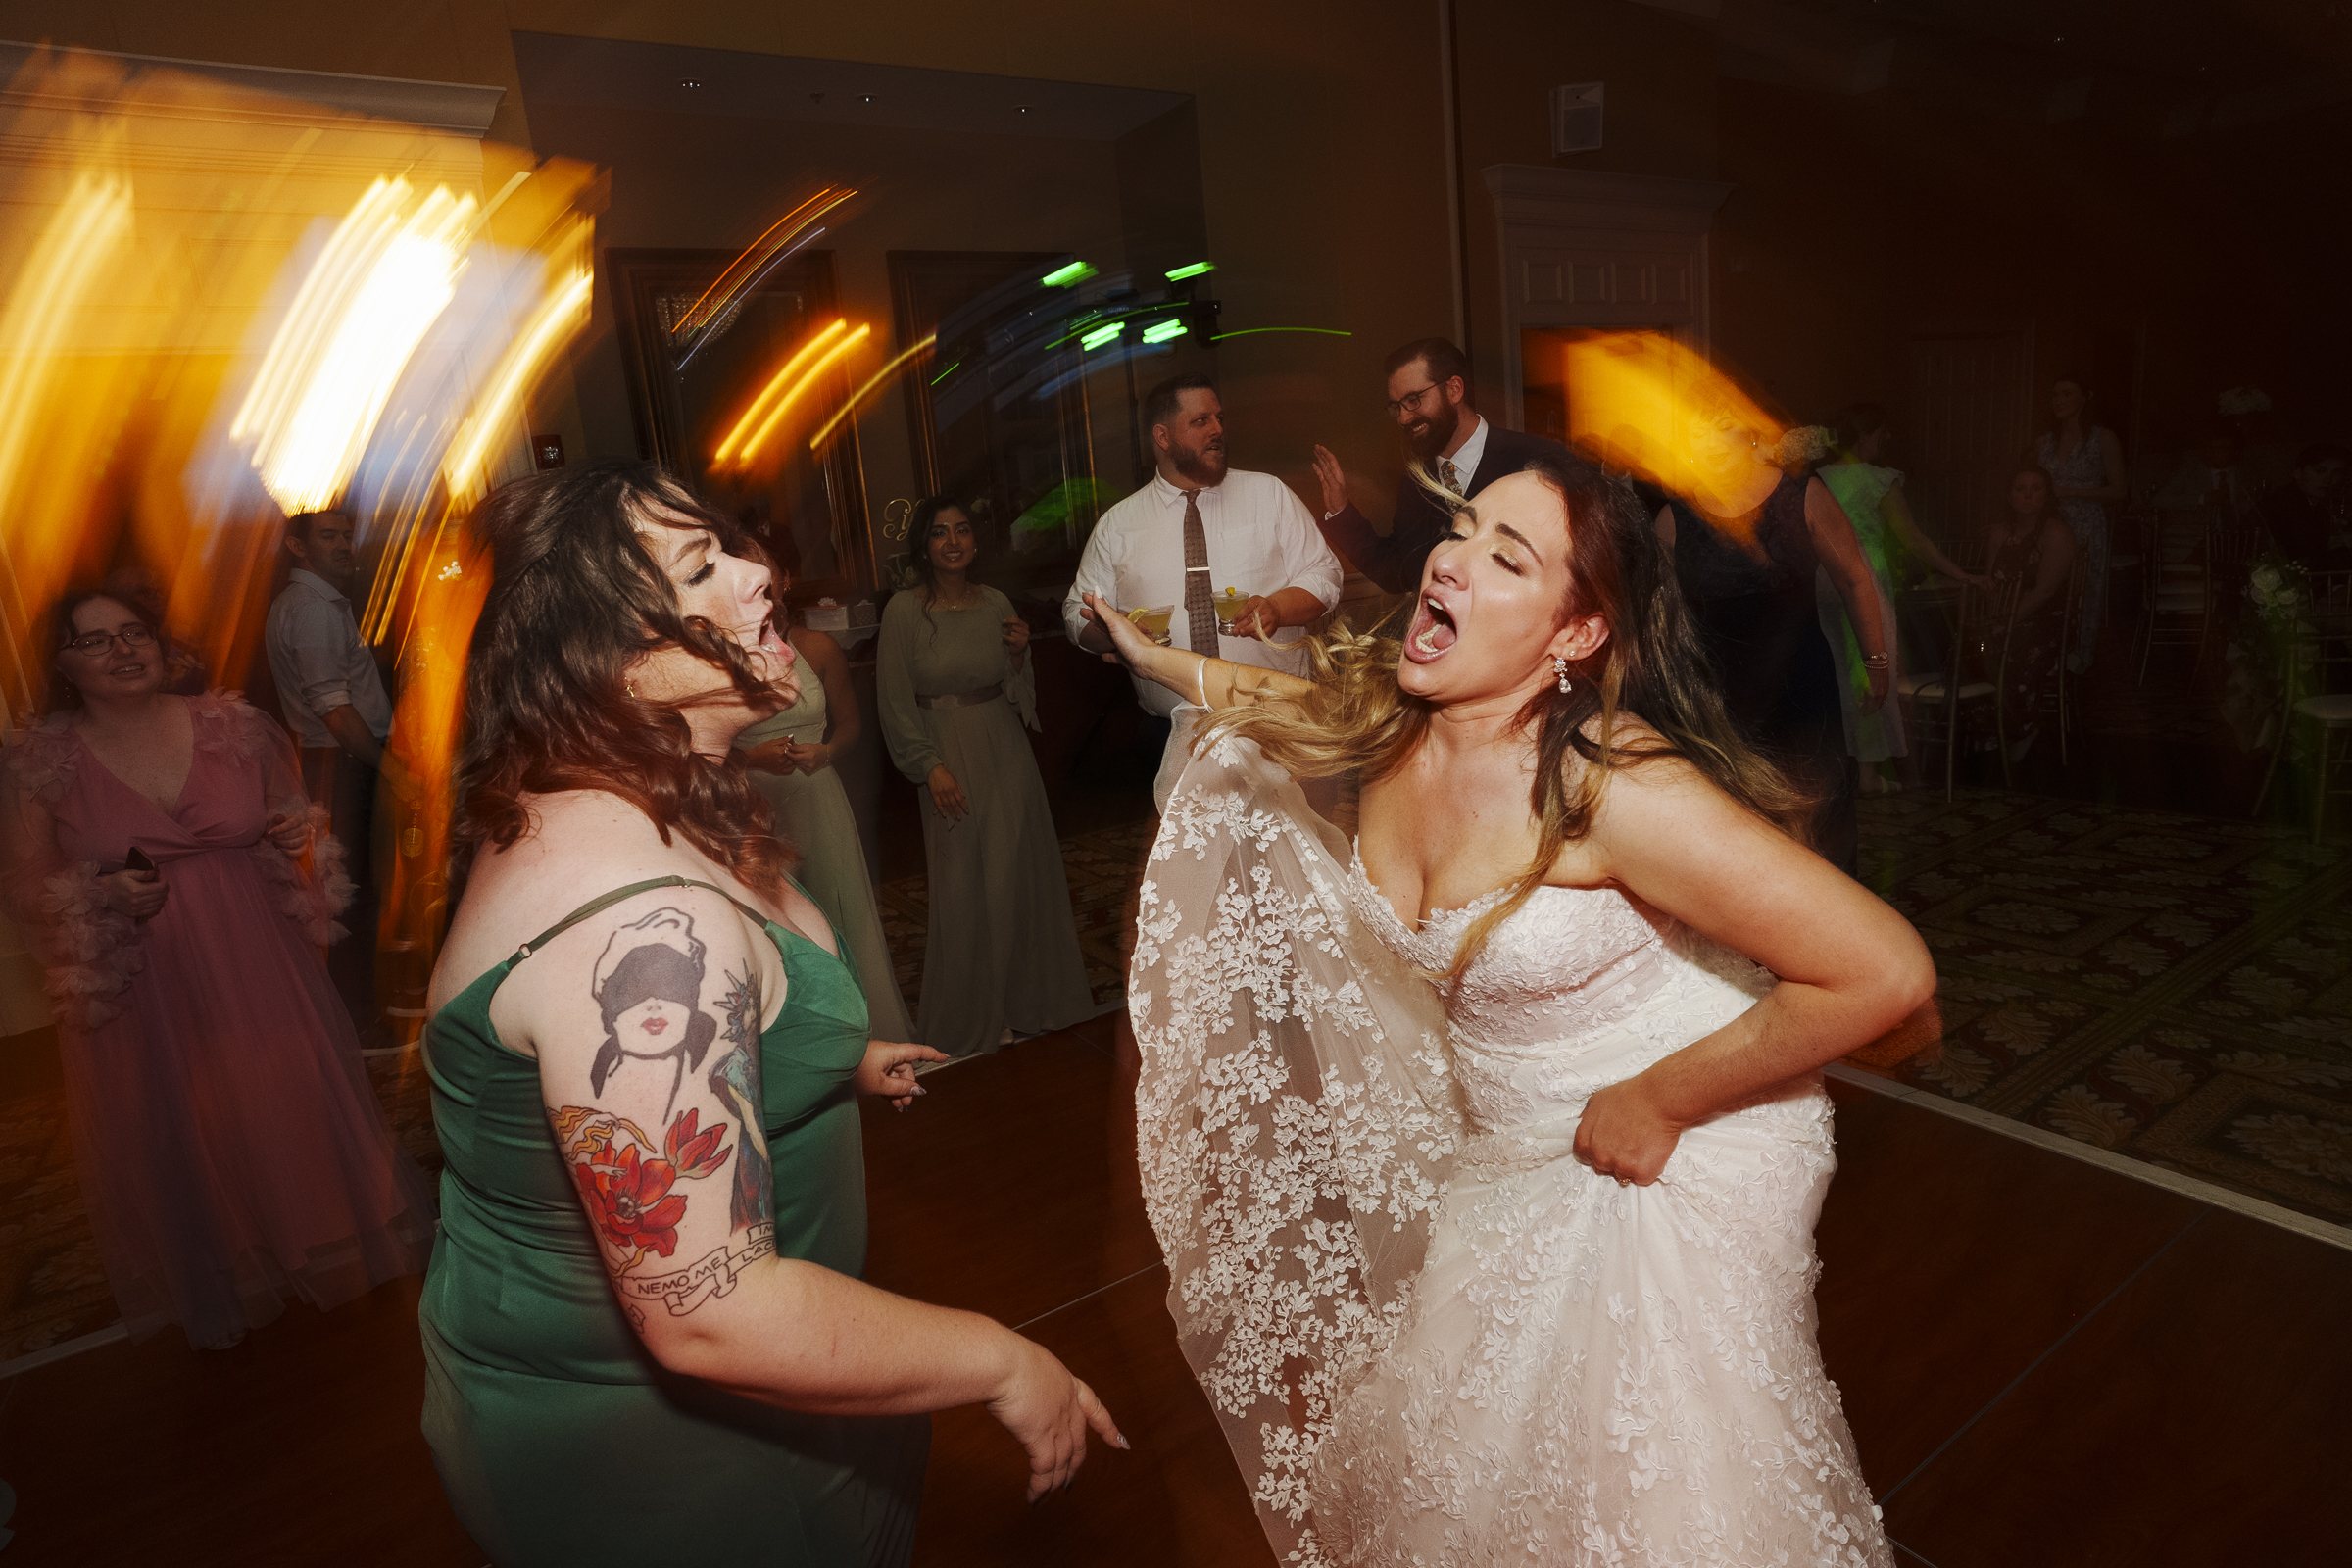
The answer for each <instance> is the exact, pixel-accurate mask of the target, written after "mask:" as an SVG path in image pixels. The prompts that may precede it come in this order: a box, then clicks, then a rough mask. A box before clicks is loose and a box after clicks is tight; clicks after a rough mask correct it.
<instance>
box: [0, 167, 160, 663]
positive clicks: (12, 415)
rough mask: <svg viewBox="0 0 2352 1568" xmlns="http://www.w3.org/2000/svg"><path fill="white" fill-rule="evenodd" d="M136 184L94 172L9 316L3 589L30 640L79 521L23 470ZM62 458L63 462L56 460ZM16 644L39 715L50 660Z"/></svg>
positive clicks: (2, 445) (22, 281)
mask: <svg viewBox="0 0 2352 1568" xmlns="http://www.w3.org/2000/svg"><path fill="white" fill-rule="evenodd" d="M130 216H131V199H130V185H129V182H128V181H126V180H123V179H120V178H115V177H109V176H102V175H98V174H95V173H93V172H88V171H84V172H82V173H81V174H79V175H78V176H77V177H76V178H75V180H74V182H73V191H72V193H71V194H70V195H68V196H67V198H66V200H65V203H64V205H63V206H62V207H60V208H59V210H58V213H57V216H56V217H55V218H53V219H52V220H50V222H49V225H48V228H47V229H46V230H45V231H44V232H43V233H42V235H41V238H40V241H39V243H38V244H37V245H35V247H34V248H33V253H32V255H31V257H30V258H29V260H28V261H27V262H26V264H25V270H24V272H23V273H22V274H21V275H20V277H19V279H18V282H17V286H16V287H15V288H14V289H12V290H10V292H9V299H8V306H7V309H6V310H5V312H0V538H4V539H5V542H6V545H7V548H5V549H0V574H5V575H4V577H0V581H4V582H5V584H6V588H7V592H8V603H7V605H6V607H5V608H6V610H7V612H8V613H7V615H6V617H5V618H6V619H7V620H8V621H9V622H10V624H11V627H12V629H15V630H19V631H22V632H28V631H29V630H30V628H31V624H32V617H33V615H34V614H35V613H38V610H39V607H40V606H41V605H42V604H44V603H45V602H46V601H47V600H48V599H49V598H50V597H51V596H52V595H54V594H55V593H56V592H57V590H58V588H59V587H60V586H61V585H62V580H63V578H64V576H65V574H66V573H67V572H68V571H70V570H71V569H72V565H73V559H74V556H75V554H76V545H77V543H78V541H77V539H76V537H75V532H76V530H75V529H74V527H73V524H74V523H75V522H77V521H78V520H79V519H78V518H77V517H72V516H68V515H62V514H61V515H49V514H50V513H51V510H52V509H50V508H48V507H43V506H39V505H37V504H32V500H31V498H30V497H29V496H28V492H29V491H30V490H32V489H33V488H34V487H33V486H31V485H30V484H28V483H27V482H26V480H27V478H28V477H29V476H28V475H26V474H25V473H23V472H21V471H20V470H21V469H22V468H23V466H24V463H25V453H26V451H27V450H28V449H29V448H30V447H31V445H32V439H33V436H34V435H35V434H36V433H37V432H38V431H40V429H41V427H42V425H43V423H44V422H45V420H44V416H45V415H46V414H47V413H48V412H49V406H50V404H51V402H52V400H53V399H55V398H56V397H57V396H58V393H59V390H60V389H59V387H58V385H57V381H58V375H59V371H60V369H61V367H62V366H63V363H64V361H65V358H66V356H65V353H64V351H65V350H66V349H67V348H68V346H69V344H70V342H71V333H72V329H73V327H75V326H76V325H77V324H78V323H79V321H80V319H81V316H82V311H83V307H84V303H85V300H86V297H87V295H88V293H89V291H90V289H91V287H92V286H93V285H94V284H95V283H96V282H97V281H98V279H99V278H100V277H102V276H103V275H104V273H105V270H106V263H107V262H108V260H110V258H111V253H112V252H113V251H114V249H115V247H116V246H117V245H118V244H119V243H120V242H121V241H122V240H123V238H125V237H126V236H127V235H128V233H129V232H130ZM53 456H54V454H53ZM6 640H7V642H8V643H9V645H10V647H9V654H10V658H9V665H10V667H9V669H8V671H7V674H8V677H9V678H8V682H7V690H6V693H5V696H6V699H7V700H8V703H9V706H10V707H11V708H12V709H23V708H29V707H31V706H32V705H33V704H34V703H35V702H36V701H38V693H39V691H40V690H41V688H42V687H43V686H44V685H45V684H46V683H47V680H48V670H47V669H46V668H45V667H43V666H44V665H45V664H46V662H47V661H46V660H45V659H44V658H42V657H41V655H40V654H39V653H38V652H37V651H35V650H33V649H31V648H30V647H25V648H23V649H22V650H20V649H19V648H18V646H17V642H18V638H17V637H16V636H11V637H9V638H7V639H6Z"/></svg>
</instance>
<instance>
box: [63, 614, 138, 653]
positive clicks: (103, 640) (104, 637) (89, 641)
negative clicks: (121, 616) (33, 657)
mask: <svg viewBox="0 0 2352 1568" xmlns="http://www.w3.org/2000/svg"><path fill="white" fill-rule="evenodd" d="M117 639H120V640H121V641H122V644H123V647H125V648H152V647H154V646H155V633H153V632H151V631H149V630H148V629H147V628H146V627H144V626H142V625H140V624H139V623H138V622H137V621H135V620H134V621H132V622H131V623H130V624H129V625H127V626H125V627H123V629H122V630H121V631H93V632H88V633H85V634H84V635H82V636H79V637H76V638H74V639H73V641H72V642H70V643H68V644H66V646H67V647H68V648H71V649H73V651H74V652H75V653H77V654H80V655H82V656H83V657H85V658H95V657H96V656H98V655H100V654H103V653H105V652H106V651H107V650H108V649H110V648H112V647H114V645H115V643H116V641H117Z"/></svg>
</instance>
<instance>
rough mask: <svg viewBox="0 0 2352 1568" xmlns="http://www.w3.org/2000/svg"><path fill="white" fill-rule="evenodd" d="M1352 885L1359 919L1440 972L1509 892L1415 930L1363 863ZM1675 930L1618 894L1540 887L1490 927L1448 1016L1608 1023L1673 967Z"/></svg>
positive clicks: (1555, 1028)
mask: <svg viewBox="0 0 2352 1568" xmlns="http://www.w3.org/2000/svg"><path fill="white" fill-rule="evenodd" d="M1350 881H1351V884H1352V890H1353V898H1354V901H1355V905H1356V908H1357V912H1358V915H1359V917H1360V918H1361V919H1362V920H1363V921H1364V922H1365V924H1366V925H1367V927H1368V928H1369V929H1370V930H1371V931H1372V932H1373V933H1374V934H1375V935H1377V936H1378V938H1379V939H1380V941H1381V943H1382V944H1383V945H1384V946H1386V947H1388V948H1389V949H1390V950H1391V951H1392V952H1394V953H1396V954H1397V956H1399V957H1401V958H1403V959H1405V960H1406V961H1407V962H1410V963H1412V964H1414V965H1416V966H1417V967H1419V968H1421V969H1424V970H1428V971H1432V972H1437V973H1445V972H1446V971H1449V970H1450V969H1451V968H1452V967H1453V964H1454V961H1455V959H1456V957H1457V956H1459V955H1460V953H1461V951H1462V946H1463V944H1464V943H1465V942H1466V941H1468V940H1470V939H1471V937H1472V936H1473V935H1474V934H1476V933H1477V927H1478V926H1479V925H1480V923H1481V921H1482V919H1483V918H1484V917H1485V916H1486V915H1487V914H1489V913H1490V912H1491V911H1492V910H1494V909H1495V907H1497V906H1499V905H1501V904H1502V903H1504V902H1505V900H1506V899H1507V898H1508V896H1509V889H1508V888H1507V887H1503V888H1498V889H1496V890H1495V891H1494V892H1491V893H1488V894H1486V895H1484V896H1482V897H1480V898H1477V899H1473V900H1471V901H1470V902H1469V903H1467V904H1465V905H1463V906H1461V907H1457V908H1443V907H1441V908H1436V909H1433V910H1431V911H1430V915H1429V917H1428V919H1426V920H1424V921H1422V922H1420V924H1419V925H1418V926H1417V927H1416V926H1413V925H1408V924H1407V923H1406V922H1405V921H1404V920H1403V919H1402V918H1401V917H1399V916H1398V914H1397V909H1396V907H1395V905H1393V904H1392V903H1391V902H1390V900H1389V899H1388V898H1387V897H1386V896H1385V895H1384V891H1383V890H1382V889H1381V888H1380V887H1378V886H1377V885H1375V883H1374V882H1373V880H1372V878H1371V877H1370V875H1369V874H1368V872H1367V871H1366V870H1365V868H1364V863H1363V861H1362V859H1361V858H1360V857H1359V858H1358V859H1357V860H1356V862H1355V865H1354V868H1353V874H1352V876H1351V878H1350ZM1672 929H1673V922H1672V921H1671V920H1670V919H1669V918H1667V917H1666V916H1664V915H1662V914H1659V913H1658V912H1657V911H1656V910H1654V909H1651V908H1650V907H1648V906H1646V905H1643V904H1642V903H1640V902H1639V901H1637V900H1635V899H1633V898H1630V897H1628V896H1627V895H1626V894H1625V893H1623V892H1621V891H1619V890H1617V889H1615V888H1609V887H1601V888H1564V887H1541V888H1538V889H1536V890H1535V892H1533V893H1532V894H1530V895H1529V896H1528V898H1527V900H1526V902H1525V903H1523V904H1521V905H1520V906H1519V907H1517V908H1515V909H1513V910H1511V911H1510V912H1509V913H1507V914H1505V915H1503V916H1502V917H1501V918H1500V919H1499V920H1497V921H1495V922H1493V923H1492V924H1489V925H1488V926H1487V927H1486V929H1485V931H1484V933H1483V936H1484V941H1483V942H1482V943H1481V944H1480V946H1479V949H1478V952H1477V955H1476V956H1475V957H1473V958H1472V959H1471V962H1470V964H1469V966H1468V968H1467V969H1465V970H1464V971H1463V973H1462V975H1461V976H1460V978H1459V979H1458V980H1456V981H1454V982H1451V983H1449V984H1448V985H1447V986H1446V1010H1447V1013H1448V1014H1449V1015H1450V1016H1451V1017H1452V1018H1453V1019H1454V1021H1455V1022H1457V1023H1464V1022H1469V1021H1472V1020H1481V1021H1484V1022H1487V1023H1490V1024H1493V1023H1505V1022H1509V1023H1514V1024H1515V1025H1516V1026H1517V1028H1524V1029H1528V1030H1533V1031H1535V1032H1537V1033H1543V1034H1557V1033H1559V1032H1560V1029H1561V1026H1562V1024H1563V1023H1565V1022H1568V1021H1570V1020H1579V1019H1581V1020H1585V1021H1588V1022H1599V1021H1603V1020H1602V1017H1601V1015H1604V1014H1614V1013H1615V1012H1616V1011H1617V1010H1618V1008H1619V1007H1620V1006H1622V1005H1627V1004H1628V999H1629V998H1630V996H1631V995H1632V994H1633V993H1635V992H1638V991H1639V990H1640V989H1641V988H1642V981H1643V978H1644V977H1645V976H1654V974H1655V973H1656V972H1657V971H1658V970H1659V969H1660V967H1661V966H1662V965H1663V964H1664V963H1665V962H1666V958H1667V955H1666V952H1665V938H1666V935H1667V934H1668V933H1669V932H1670V931H1671V930H1672ZM1517 1028H1515V1029H1514V1031H1513V1032H1517Z"/></svg>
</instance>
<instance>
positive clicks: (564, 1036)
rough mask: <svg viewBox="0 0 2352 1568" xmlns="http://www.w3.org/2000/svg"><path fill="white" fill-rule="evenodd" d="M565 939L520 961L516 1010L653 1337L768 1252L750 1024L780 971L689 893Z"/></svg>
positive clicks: (576, 1184) (556, 1119)
mask: <svg viewBox="0 0 2352 1568" xmlns="http://www.w3.org/2000/svg"><path fill="white" fill-rule="evenodd" d="M567 937H568V938H569V940H567V941H565V942H564V943H562V944H561V945H559V944H557V943H551V944H549V947H548V949H547V951H546V952H545V953H544V954H542V955H539V956H537V957H536V958H535V959H534V964H533V965H526V966H524V969H523V970H522V971H521V972H522V973H527V974H529V979H530V987H529V991H528V993H527V994H526V995H525V996H524V997H523V998H522V999H521V1007H522V1011H523V1012H524V1014H525V1017H523V1018H518V1019H517V1020H516V1022H517V1023H518V1024H523V1025H525V1026H526V1027H527V1029H528V1032H529V1035H530V1038H531V1041H532V1043H533V1044H534V1045H535V1047H536V1049H537V1054H538V1058H539V1079H540V1086H541V1089H542V1091H543V1093H544V1095H545V1097H546V1105H547V1119H548V1126H549V1127H550V1129H552V1130H553V1132H554V1134H555V1140H556V1148H557V1150H558V1152H560V1153H561V1155H562V1156H563V1159H564V1167H565V1170H566V1171H567V1173H568V1174H569V1175H570V1177H571V1181H572V1186H573V1188H574V1189H575V1190H576V1192H577V1194H578V1196H579V1201H580V1207H581V1210H582V1212H583V1213H585V1214H586V1216H587V1218H588V1223H589V1226H590V1228H591V1229H592V1230H593V1231H594V1233H595V1235H596V1241H597V1246H598V1248H599V1250H601V1251H602V1252H603V1254H604V1260H605V1268H606V1270H607V1272H608V1273H609V1274H610V1275H611V1276H612V1281H613V1292H614V1294H615V1295H616V1296H618V1297H619V1299H620V1301H621V1304H622V1306H623V1308H624V1309H625V1310H626V1311H627V1313H628V1317H629V1321H630V1323H631V1324H632V1325H634V1326H635V1328H636V1329H637V1331H638V1333H639V1334H640V1335H643V1336H645V1337H646V1338H647V1339H649V1340H654V1339H658V1338H660V1337H661V1335H662V1326H663V1324H664V1323H665V1322H668V1321H670V1320H675V1319H679V1318H684V1317H687V1316H689V1315H690V1314H692V1313H694V1312H696V1311H698V1310H699V1309H701V1308H702V1307H704V1306H705V1305H707V1304H708V1303H710V1302H711V1301H713V1300H717V1299H722V1298H724V1297H726V1296H728V1295H729V1294H730V1293H731V1292H733V1290H734V1289H735V1286H736V1282H737V1279H738V1277H739V1276H740V1275H741V1274H742V1273H743V1271H744V1270H746V1269H748V1268H750V1267H751V1266H752V1265H753V1264H756V1263H758V1262H759V1261H760V1260H761V1259H763V1258H766V1257H770V1256H772V1255H774V1252H775V1227H774V1220H773V1212H774V1205H773V1202H772V1196H771V1195H772V1191H773V1188H772V1183H771V1177H770V1172H769V1164H768V1153H767V1144H766V1140H765V1139H764V1138H763V1137H762V1135H761V1131H760V1021H761V1019H762V1017H763V1016H765V1007H764V1006H763V1004H767V1003H769V1002H770V1001H771V992H772V990H773V989H774V988H776V987H778V986H780V984H781V969H780V967H779V966H778V965H777V964H776V963H775V961H774V950H773V948H772V947H771V946H770V945H769V943H768V940H767V938H766V936H765V935H764V934H763V933H761V932H760V931H759V930H758V929H757V928H756V927H754V926H753V925H752V923H751V922H750V921H749V920H748V919H746V918H745V917H744V916H742V915H741V914H739V913H738V912H737V911H736V910H735V909H734V908H733V907H731V906H729V905H728V904H727V903H726V902H725V901H724V900H723V899H720V898H718V897H716V896H714V895H700V894H696V893H693V892H690V891H686V890H664V891H662V892H661V893H659V894H649V895H647V896H646V897H644V898H640V899H632V900H629V901H628V902H626V903H624V904H620V905H617V906H615V907H613V909H611V910H609V911H607V912H605V913H604V914H601V915H598V916H595V917H593V918H591V919H589V920H587V921H583V922H582V923H581V924H580V925H579V926H578V927H576V928H574V930H573V931H572V932H570V933H567ZM542 964H543V965H544V966H543V967H537V966H538V965H542ZM534 967H536V972H535V973H533V972H531V970H532V969H533V968H534Z"/></svg>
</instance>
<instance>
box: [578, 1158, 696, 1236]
mask: <svg viewBox="0 0 2352 1568" xmlns="http://www.w3.org/2000/svg"><path fill="white" fill-rule="evenodd" d="M571 1179H572V1181H573V1182H574V1183H576V1184H577V1185H578V1187H579V1189H580V1200H581V1201H582V1202H583V1203H585V1204H586V1205H587V1208H588V1212H589V1214H590V1216H591V1217H592V1218H593V1219H594V1220H595V1222H596V1227H597V1229H598V1230H599V1231H601V1232H602V1233H603V1235H604V1239H605V1241H606V1242H607V1243H608V1244H609V1245H610V1246H612V1247H613V1249H614V1250H617V1251H622V1252H630V1253H635V1254H636V1255H638V1256H643V1255H644V1254H645V1253H646V1252H648V1251H654V1252H659V1253H661V1254H662V1256H663V1257H667V1256H669V1254H670V1253H671V1252H673V1251H675V1250H677V1246H678V1221H679V1220H681V1219H684V1218H685V1217H686V1200H685V1198H684V1197H682V1196H679V1195H676V1194H673V1193H671V1192H670V1188H671V1187H672V1186H674V1185H676V1183H677V1179H678V1168H677V1167H676V1166H675V1165H673V1164H671V1163H670V1162H669V1161H668V1160H666V1159H642V1160H641V1159H639V1158H638V1156H637V1147H636V1145H634V1144H629V1145H627V1146H625V1147H623V1148H622V1149H621V1151H620V1156H619V1158H618V1159H616V1160H613V1161H612V1162H611V1163H608V1164H602V1165H599V1164H592V1163H590V1162H589V1161H588V1160H584V1159H583V1160H581V1161H579V1162H578V1163H577V1164H575V1165H573V1166H572V1167H571Z"/></svg>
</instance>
